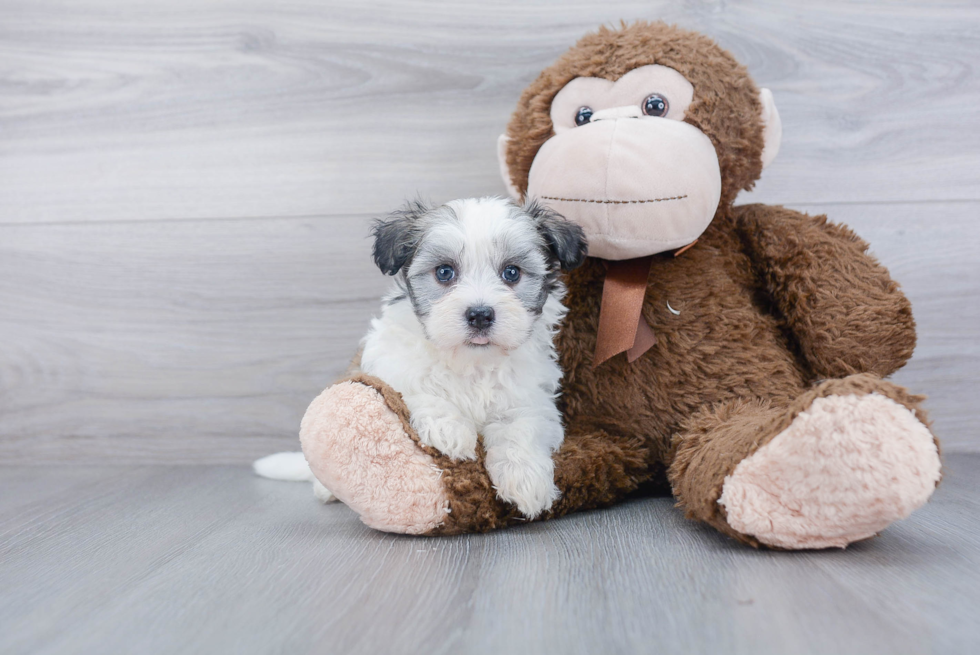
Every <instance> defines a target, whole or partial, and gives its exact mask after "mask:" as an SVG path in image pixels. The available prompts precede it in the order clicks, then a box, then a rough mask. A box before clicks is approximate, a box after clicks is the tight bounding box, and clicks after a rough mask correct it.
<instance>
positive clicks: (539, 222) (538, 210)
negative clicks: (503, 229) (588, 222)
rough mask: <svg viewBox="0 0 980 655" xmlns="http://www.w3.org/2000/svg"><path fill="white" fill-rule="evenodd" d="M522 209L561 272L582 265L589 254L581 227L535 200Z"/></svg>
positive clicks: (525, 204)
mask: <svg viewBox="0 0 980 655" xmlns="http://www.w3.org/2000/svg"><path fill="white" fill-rule="evenodd" d="M522 209H523V211H524V212H525V213H526V214H527V215H529V216H530V217H531V218H533V219H534V223H535V226H536V227H537V228H538V233H539V234H540V235H541V237H542V238H543V239H544V242H545V245H546V246H547V247H548V252H549V253H550V254H551V256H552V258H554V259H555V260H556V261H557V262H558V264H559V265H560V266H561V270H563V271H571V270H573V269H576V268H578V267H579V266H581V265H582V262H584V261H585V258H586V256H588V254H589V244H588V242H587V241H586V240H585V232H583V231H582V228H581V227H579V226H578V225H576V224H575V223H572V222H571V221H569V220H566V219H565V217H563V216H562V215H561V214H559V213H558V212H556V211H555V210H553V209H549V208H547V207H545V206H544V205H542V204H541V203H539V202H538V201H537V200H529V201H528V202H526V203H524V207H523V208H522Z"/></svg>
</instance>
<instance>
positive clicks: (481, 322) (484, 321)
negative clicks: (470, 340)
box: [466, 307, 493, 330]
mask: <svg viewBox="0 0 980 655" xmlns="http://www.w3.org/2000/svg"><path fill="white" fill-rule="evenodd" d="M466 322H467V323H469V324H470V326H471V327H475V328H476V329H477V330H485V329H487V328H488V327H490V326H491V325H493V308H492V307H470V308H469V309H467V310H466Z"/></svg>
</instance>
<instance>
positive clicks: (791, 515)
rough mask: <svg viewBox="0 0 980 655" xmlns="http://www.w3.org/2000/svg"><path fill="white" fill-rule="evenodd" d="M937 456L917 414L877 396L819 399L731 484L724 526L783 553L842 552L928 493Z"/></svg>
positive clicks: (744, 464)
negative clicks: (834, 549) (805, 550)
mask: <svg viewBox="0 0 980 655" xmlns="http://www.w3.org/2000/svg"><path fill="white" fill-rule="evenodd" d="M940 469H941V466H940V462H939V452H938V449H937V447H936V443H935V440H934V439H933V436H932V433H930V432H929V429H928V428H927V427H926V426H925V425H923V424H922V423H921V422H920V421H919V420H918V419H916V417H915V415H914V414H913V413H912V411H911V410H909V409H907V408H906V407H904V406H902V405H900V404H898V403H896V402H894V401H893V400H890V399H888V398H885V397H884V396H881V395H878V394H868V395H864V396H854V395H848V396H827V397H825V398H818V399H816V400H814V401H813V404H812V405H811V406H810V407H809V408H808V409H807V410H806V411H805V412H802V413H800V414H798V415H797V416H796V418H795V419H793V422H792V423H791V424H790V425H789V427H788V428H786V429H785V430H784V431H783V432H781V433H780V434H778V435H776V436H775V437H774V438H773V439H772V441H770V442H769V443H767V444H766V445H764V446H762V447H761V448H759V450H757V451H756V452H755V453H753V454H752V455H751V456H749V457H747V458H746V459H744V460H743V461H741V462H740V463H739V464H738V466H736V467H735V470H734V471H733V472H732V474H731V475H729V476H728V477H726V478H725V483H724V486H723V488H722V494H721V497H720V498H719V499H718V502H719V503H720V504H721V505H723V506H724V507H725V511H726V513H727V515H728V524H729V525H730V526H731V527H733V528H734V529H736V530H738V531H739V532H741V533H743V534H748V535H752V536H754V537H755V538H756V539H758V540H759V541H760V542H762V543H764V544H767V545H769V546H776V547H779V548H790V549H802V548H828V547H832V546H837V547H841V548H843V547H844V546H846V545H847V544H849V543H851V542H854V541H858V540H860V539H866V538H868V537H871V536H873V535H875V534H877V533H878V532H880V531H881V530H883V529H884V528H886V527H887V526H888V525H889V524H890V523H892V522H893V521H896V520H898V519H903V518H905V517H907V516H908V515H909V514H911V513H912V511H913V510H915V509H916V508H918V507H920V506H921V505H923V504H924V503H925V502H926V501H927V500H928V499H929V496H931V495H932V492H933V490H934V489H935V488H936V485H937V484H938V482H939V477H940Z"/></svg>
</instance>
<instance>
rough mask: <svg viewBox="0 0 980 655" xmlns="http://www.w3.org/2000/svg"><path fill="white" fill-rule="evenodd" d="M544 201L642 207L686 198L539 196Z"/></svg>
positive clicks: (684, 196)
mask: <svg viewBox="0 0 980 655" xmlns="http://www.w3.org/2000/svg"><path fill="white" fill-rule="evenodd" d="M541 197H542V198H544V199H545V200H557V201H559V202H591V203H594V204H597V205H643V204H646V203H648V202H667V201H668V200H682V199H684V198H686V197H687V194H686V193H685V194H684V195H683V196H670V197H669V198H649V199H647V200H590V199H588V198H557V197H555V196H541Z"/></svg>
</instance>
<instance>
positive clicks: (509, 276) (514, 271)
mask: <svg viewBox="0 0 980 655" xmlns="http://www.w3.org/2000/svg"><path fill="white" fill-rule="evenodd" d="M500 277H502V278H503V279H504V282H506V283H507V284H517V281H518V280H520V279H521V269H519V268H517V267H516V266H513V265H511V266H505V267H504V270H502V271H501V272H500Z"/></svg>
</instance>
